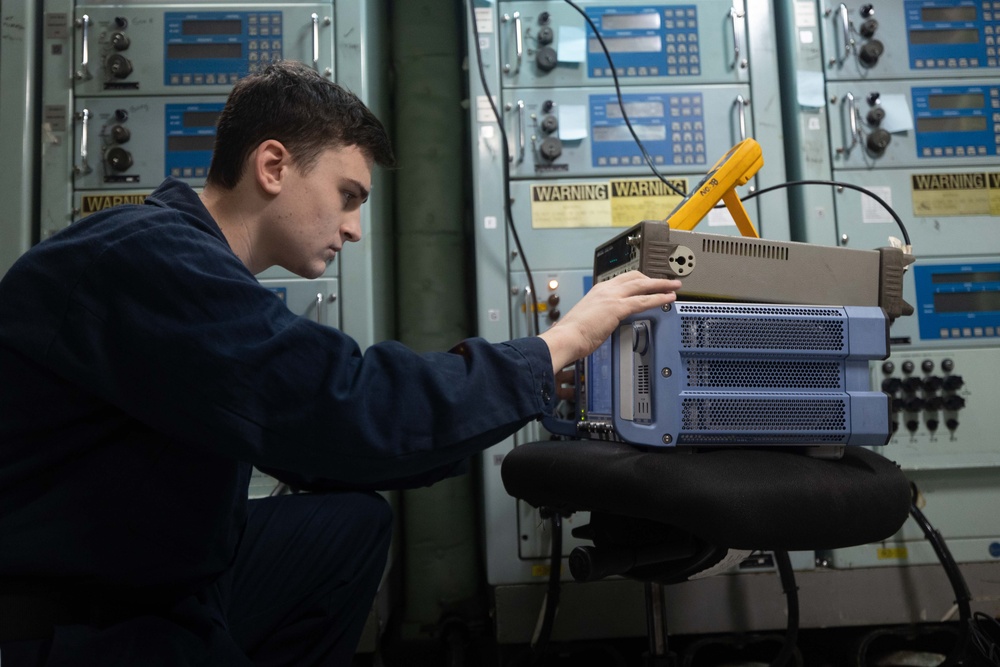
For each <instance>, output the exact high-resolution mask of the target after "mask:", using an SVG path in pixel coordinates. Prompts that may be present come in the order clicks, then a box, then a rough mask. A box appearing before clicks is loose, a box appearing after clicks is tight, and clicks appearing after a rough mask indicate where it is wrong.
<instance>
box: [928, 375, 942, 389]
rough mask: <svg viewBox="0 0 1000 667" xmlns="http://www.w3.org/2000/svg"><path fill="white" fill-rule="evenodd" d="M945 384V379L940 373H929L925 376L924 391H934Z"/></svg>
mask: <svg viewBox="0 0 1000 667" xmlns="http://www.w3.org/2000/svg"><path fill="white" fill-rule="evenodd" d="M943 384H944V379H943V378H941V377H940V376H938V375H928V376H927V377H925V378H924V391H926V392H929V393H933V392H935V391H937V390H938V389H940V388H941V385H943Z"/></svg>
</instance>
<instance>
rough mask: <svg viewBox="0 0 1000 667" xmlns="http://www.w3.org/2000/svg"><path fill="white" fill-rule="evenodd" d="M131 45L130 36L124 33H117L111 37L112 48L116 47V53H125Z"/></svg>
mask: <svg viewBox="0 0 1000 667" xmlns="http://www.w3.org/2000/svg"><path fill="white" fill-rule="evenodd" d="M131 43H132V42H131V40H129V38H128V35H126V34H125V33H123V32H116V33H112V35H111V46H113V47H114V49H115V51H124V50H125V49H127V48H128V47H129V44H131Z"/></svg>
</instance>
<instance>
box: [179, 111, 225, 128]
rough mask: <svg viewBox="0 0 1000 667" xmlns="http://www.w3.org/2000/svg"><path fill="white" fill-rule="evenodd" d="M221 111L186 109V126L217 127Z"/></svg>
mask: <svg viewBox="0 0 1000 667" xmlns="http://www.w3.org/2000/svg"><path fill="white" fill-rule="evenodd" d="M220 114H221V112H220V111H185V112H184V127H215V124H216V123H218V122H219V115H220Z"/></svg>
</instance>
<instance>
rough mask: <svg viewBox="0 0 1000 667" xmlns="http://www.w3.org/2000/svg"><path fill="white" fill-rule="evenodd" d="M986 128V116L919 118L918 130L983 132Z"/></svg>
mask: <svg viewBox="0 0 1000 667" xmlns="http://www.w3.org/2000/svg"><path fill="white" fill-rule="evenodd" d="M985 129H986V116H951V117H949V118H918V119H917V131H918V132H981V131H982V130H985Z"/></svg>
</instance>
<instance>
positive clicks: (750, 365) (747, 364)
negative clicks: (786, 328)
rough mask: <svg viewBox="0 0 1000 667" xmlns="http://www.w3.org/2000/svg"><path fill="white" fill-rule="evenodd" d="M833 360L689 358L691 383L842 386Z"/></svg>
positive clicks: (837, 364) (741, 386)
mask: <svg viewBox="0 0 1000 667" xmlns="http://www.w3.org/2000/svg"><path fill="white" fill-rule="evenodd" d="M840 370H841V364H840V362H839V361H831V360H819V361H808V360H781V359H688V360H687V386H689V387H718V388H720V389H721V388H738V389H751V388H757V389H790V390H792V389H842V388H843V387H842V384H843V383H842V381H841V373H840Z"/></svg>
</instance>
